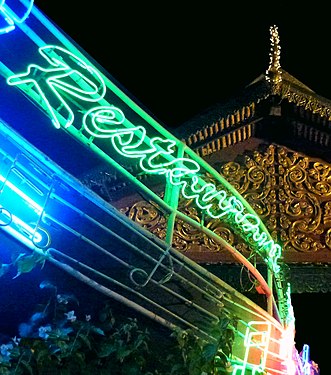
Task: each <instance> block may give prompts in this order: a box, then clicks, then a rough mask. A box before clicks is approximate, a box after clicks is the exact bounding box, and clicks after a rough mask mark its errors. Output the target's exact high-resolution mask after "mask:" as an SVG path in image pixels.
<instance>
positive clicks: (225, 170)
mask: <svg viewBox="0 0 331 375" xmlns="http://www.w3.org/2000/svg"><path fill="white" fill-rule="evenodd" d="M214 167H215V168H216V170H218V172H219V173H220V174H221V175H223V176H224V177H225V178H226V179H227V180H228V181H229V182H230V183H231V184H232V185H233V186H234V187H235V188H236V189H237V190H238V191H239V193H240V194H241V195H242V196H243V197H244V198H245V199H246V200H247V201H248V202H249V204H250V205H251V206H252V207H253V208H254V210H255V211H256V213H257V214H258V215H259V216H260V218H261V220H262V221H263V222H264V223H265V225H266V227H267V228H268V230H269V231H270V233H271V235H272V236H273V238H274V240H275V241H276V242H277V243H279V244H281V245H282V246H283V254H284V260H285V261H287V262H324V263H327V262H331V251H330V250H331V166H330V165H329V164H327V163H323V162H321V161H318V160H317V159H312V158H309V157H307V156H305V155H301V154H299V153H297V152H293V151H291V150H289V149H286V148H284V147H280V146H277V145H265V146H262V148H261V147H260V149H259V150H257V151H254V152H251V153H246V154H244V155H241V156H240V157H238V158H237V160H236V161H233V162H227V163H224V164H221V163H220V164H219V165H214ZM179 210H180V211H182V212H185V213H187V214H188V215H189V216H190V217H194V218H195V219H196V220H197V221H198V222H200V221H201V220H204V225H205V226H207V227H208V228H209V229H212V230H213V231H215V232H216V233H218V234H220V235H221V236H222V237H223V238H224V239H226V241H227V242H229V243H230V244H232V245H233V246H235V247H236V249H237V250H239V251H240V252H242V253H243V254H244V255H245V256H249V255H250V254H249V249H248V247H247V245H246V244H244V243H243V241H242V240H241V239H240V238H239V237H238V236H236V234H235V233H233V231H232V230H231V228H230V227H229V226H228V225H227V224H226V223H223V222H220V221H219V220H215V219H208V218H207V217H203V216H202V214H201V212H199V211H198V209H197V208H196V207H194V205H193V203H192V202H190V201H187V200H183V201H180V204H179ZM123 211H124V212H125V213H126V214H127V215H129V216H130V217H131V218H132V219H134V220H135V221H137V222H139V223H140V224H141V225H143V226H144V227H146V228H147V229H149V230H150V231H151V232H153V233H154V234H156V235H157V236H158V237H160V238H164V237H165V224H166V218H165V217H164V215H163V214H162V212H161V211H160V210H158V208H157V207H154V206H152V205H151V204H149V203H147V202H145V201H140V202H137V203H136V204H134V205H133V206H132V207H127V208H126V209H123ZM173 242H174V246H175V247H176V248H177V249H178V250H180V251H182V252H184V253H185V252H187V253H188V254H189V255H190V256H193V258H196V259H198V260H200V261H206V262H208V261H210V260H211V261H222V260H223V259H222V257H223V258H224V259H225V260H226V261H229V257H228V256H227V254H226V252H225V250H224V249H221V248H220V245H219V244H217V243H216V242H214V241H213V240H211V239H209V238H208V237H207V236H206V235H203V234H201V233H200V232H199V231H198V230H196V229H194V228H192V227H191V226H189V225H188V224H186V223H183V222H181V221H179V220H177V221H176V224H175V231H174V239H173ZM211 254H214V255H211ZM215 254H217V256H216V257H215Z"/></svg>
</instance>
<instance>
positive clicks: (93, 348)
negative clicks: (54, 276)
mask: <svg viewBox="0 0 331 375" xmlns="http://www.w3.org/2000/svg"><path fill="white" fill-rule="evenodd" d="M40 287H41V288H46V289H48V290H50V291H51V296H50V298H49V300H48V301H47V303H46V305H41V306H38V309H37V311H36V312H35V313H34V314H33V315H32V316H31V318H30V320H29V321H28V322H25V323H22V324H21V325H20V326H19V334H20V337H19V338H17V337H14V338H12V339H11V340H10V341H9V342H7V343H3V344H2V345H0V374H3V375H10V374H16V375H25V374H29V375H34V374H38V375H51V374H59V375H72V374H80V375H90V374H96V375H97V374H100V375H106V374H118V375H122V374H123V375H124V374H125V375H139V374H141V375H202V374H204V375H208V374H210V375H222V374H226V373H227V371H228V370H229V368H228V358H229V357H230V356H231V348H232V341H233V334H234V333H233V329H232V328H229V327H230V325H231V324H233V322H231V321H230V319H229V318H228V317H227V316H224V317H223V318H222V319H220V322H219V324H218V325H217V326H215V331H214V332H211V333H210V334H211V336H213V337H217V340H216V341H215V342H210V341H205V340H203V339H201V338H199V337H197V336H195V335H194V333H193V332H192V331H190V330H187V331H183V330H179V331H177V332H173V334H172V335H170V336H169V340H170V341H171V344H170V346H169V347H168V348H167V356H166V357H164V353H163V348H162V349H161V346H159V345H151V343H152V338H151V334H150V332H149V331H148V330H147V329H141V328H140V327H139V326H138V321H137V319H135V318H128V319H126V320H125V321H122V322H117V321H115V318H114V316H113V314H112V311H111V308H110V305H109V304H106V305H105V306H104V307H103V308H102V309H101V311H99V313H98V315H99V316H98V318H97V319H92V317H91V316H90V315H86V316H84V318H83V319H79V317H78V316H76V312H75V310H74V309H73V306H75V307H76V308H78V306H79V302H78V300H77V299H76V298H75V297H74V296H72V295H64V294H58V291H57V288H56V287H55V286H53V285H52V284H50V283H48V282H43V283H41V284H40ZM77 315H79V314H78V313H77ZM164 341H166V340H164ZM151 347H152V348H153V350H152V349H151Z"/></svg>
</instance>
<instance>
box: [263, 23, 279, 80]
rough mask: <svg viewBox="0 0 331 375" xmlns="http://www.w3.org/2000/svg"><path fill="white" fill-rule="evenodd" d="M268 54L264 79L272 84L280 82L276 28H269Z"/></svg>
mask: <svg viewBox="0 0 331 375" xmlns="http://www.w3.org/2000/svg"><path fill="white" fill-rule="evenodd" d="M269 30H270V42H271V45H270V53H269V57H270V60H269V67H268V69H267V71H266V79H267V81H268V82H270V83H272V84H278V83H281V82H282V72H281V66H280V50H281V47H280V39H279V34H278V27H277V26H275V25H273V26H271V27H270V29H269Z"/></svg>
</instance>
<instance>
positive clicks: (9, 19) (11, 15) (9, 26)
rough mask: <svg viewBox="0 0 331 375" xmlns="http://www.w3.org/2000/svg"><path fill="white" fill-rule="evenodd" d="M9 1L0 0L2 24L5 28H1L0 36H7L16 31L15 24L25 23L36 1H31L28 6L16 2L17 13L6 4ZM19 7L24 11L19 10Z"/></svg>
mask: <svg viewBox="0 0 331 375" xmlns="http://www.w3.org/2000/svg"><path fill="white" fill-rule="evenodd" d="M7 2H8V1H7V0H0V22H1V23H4V26H0V34H7V33H10V32H11V31H13V30H15V28H16V26H15V24H19V23H23V22H24V21H25V20H26V19H27V18H28V17H29V14H30V12H31V9H32V7H33V2H34V0H29V3H28V6H24V5H21V3H20V1H18V0H15V1H14V3H16V4H15V7H16V8H17V9H16V11H13V10H12V8H11V7H10V6H9V5H8V4H6V3H7ZM19 7H21V8H23V9H19Z"/></svg>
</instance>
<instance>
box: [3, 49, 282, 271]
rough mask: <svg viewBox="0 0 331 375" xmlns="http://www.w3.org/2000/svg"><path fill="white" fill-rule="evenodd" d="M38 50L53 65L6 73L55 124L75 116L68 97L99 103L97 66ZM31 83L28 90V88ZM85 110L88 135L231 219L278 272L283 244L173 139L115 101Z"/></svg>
mask: <svg viewBox="0 0 331 375" xmlns="http://www.w3.org/2000/svg"><path fill="white" fill-rule="evenodd" d="M39 53H40V55H41V56H42V57H43V58H44V59H45V61H46V63H48V64H49V65H51V68H43V67H41V66H39V65H36V64H31V65H29V66H28V67H27V69H26V71H25V72H23V73H20V74H14V75H11V76H10V77H8V78H7V83H8V85H11V86H20V85H21V86H22V89H26V90H31V86H32V87H33V88H34V90H35V91H36V93H37V94H38V95H39V98H40V99H41V102H42V104H43V106H44V108H45V110H46V112H47V114H48V115H49V116H50V118H51V121H52V123H53V125H54V126H55V127H56V128H57V129H59V128H60V127H61V124H62V125H63V126H64V128H69V127H70V126H71V125H72V124H73V122H74V120H75V112H74V111H73V110H72V108H71V106H70V105H69V101H71V102H73V100H76V99H79V100H81V101H83V102H87V103H96V102H98V103H100V102H101V101H103V100H104V99H103V98H104V96H105V94H106V85H105V83H104V81H103V78H102V76H101V75H100V74H99V73H98V71H97V70H96V69H94V68H93V67H92V66H90V65H89V64H87V63H86V62H84V61H83V60H82V59H80V58H79V57H77V56H76V55H74V54H73V53H71V52H69V51H67V50H66V49H64V48H62V47H58V46H54V45H46V46H43V47H40V48H39ZM27 83H29V86H28V88H24V86H25V85H26V84H27ZM64 95H65V96H64ZM54 108H55V109H54ZM80 111H82V110H81V109H80ZM83 113H84V115H83V118H82V128H83V129H84V130H85V131H86V133H87V135H88V136H89V137H91V136H92V137H94V138H97V139H98V138H99V139H108V140H109V141H110V145H111V146H112V147H113V149H115V150H116V151H117V152H118V153H119V154H120V155H122V156H124V157H126V158H135V159H138V160H139V166H140V168H141V169H142V170H143V171H145V172H146V173H149V174H157V175H164V176H165V177H166V178H167V180H168V181H169V182H170V183H171V184H172V185H174V186H179V187H180V189H181V194H182V195H183V196H184V197H185V198H187V199H192V200H194V201H195V203H196V204H197V206H198V207H199V208H200V209H201V210H203V211H205V212H206V213H208V215H210V217H212V218H214V219H219V218H222V217H227V219H229V220H231V221H232V222H233V223H234V224H235V225H236V226H237V227H238V228H239V229H240V230H241V232H242V233H243V234H245V235H246V236H247V237H248V238H250V239H252V240H253V241H254V242H253V245H254V246H255V247H257V251H258V252H259V254H260V255H261V256H262V258H263V259H265V261H266V262H267V264H268V265H269V267H270V268H271V269H272V270H273V271H274V272H275V273H277V272H279V269H280V266H279V265H278V263H277V262H278V259H279V258H280V256H281V247H280V245H278V244H276V243H275V242H274V241H273V240H272V239H269V238H268V235H267V233H265V232H263V231H261V230H260V223H261V222H260V219H259V218H258V217H257V216H256V215H253V214H249V213H244V206H243V204H242V203H241V201H240V200H239V199H238V198H236V197H235V196H233V195H231V196H229V195H228V193H227V192H226V191H225V190H218V189H217V187H216V186H215V185H214V184H212V183H207V182H206V181H204V180H203V178H202V177H201V176H198V173H199V172H200V171H201V167H200V165H199V164H198V162H196V161H194V160H192V159H190V158H185V157H180V158H178V157H176V156H175V151H176V150H175V147H176V142H175V141H174V140H170V139H166V138H161V137H154V138H149V137H148V136H147V131H146V128H145V127H143V126H142V125H137V126H136V125H133V124H131V123H130V122H129V121H128V120H127V119H126V117H125V114H124V113H123V111H122V110H121V109H120V108H118V107H116V106H113V105H105V106H104V105H98V106H96V107H92V108H90V109H88V110H86V111H83Z"/></svg>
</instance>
